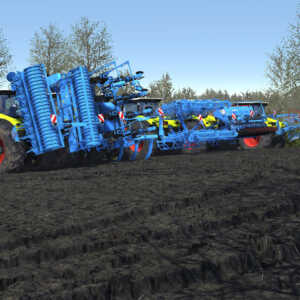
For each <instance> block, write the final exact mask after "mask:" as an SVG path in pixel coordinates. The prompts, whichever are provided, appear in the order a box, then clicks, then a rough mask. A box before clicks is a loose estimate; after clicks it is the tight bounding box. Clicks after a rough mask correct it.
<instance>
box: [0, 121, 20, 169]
mask: <svg viewBox="0 0 300 300" xmlns="http://www.w3.org/2000/svg"><path fill="white" fill-rule="evenodd" d="M12 128H13V126H12V125H11V124H10V123H9V122H7V121H5V120H0V149H1V150H0V173H8V172H12V171H19V170H20V169H21V168H22V167H23V165H24V160H25V150H24V147H23V145H22V144H21V143H16V142H15V141H14V139H13V137H12V135H11V131H12Z"/></svg>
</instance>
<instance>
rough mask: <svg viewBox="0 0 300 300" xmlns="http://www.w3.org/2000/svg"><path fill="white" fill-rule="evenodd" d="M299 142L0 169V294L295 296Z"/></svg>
mask: <svg viewBox="0 0 300 300" xmlns="http://www.w3.org/2000/svg"><path fill="white" fill-rule="evenodd" d="M299 167H300V148H296V147H295V148H284V149H265V150H255V151H212V152H208V153H206V152H199V153H193V154H177V155H165V156H155V157H152V158H151V159H150V160H148V161H136V162H121V163H105V162H103V163H100V164H98V165H96V166H92V165H90V166H89V165H82V166H78V167H76V168H65V169H58V170H46V171H30V170H27V171H26V172H22V173H14V174H6V175H1V177H0V191H1V195H0V215H1V218H0V299H5V300H6V299H7V300H13V299H22V300H31V299H57V300H58V299H72V300H85V299H99V300H100V299H101V300H113V299H116V300H117V299H118V300H127V299H128V300H129V299H135V300H138V299H139V300H142V299H143V300H158V299H159V300H165V299H168V300H169V299H172V300H188V299H201V300H206V299H299V298H300V218H299V214H300V168H299Z"/></svg>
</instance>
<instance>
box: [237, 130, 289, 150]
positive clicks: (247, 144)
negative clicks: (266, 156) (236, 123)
mask: <svg viewBox="0 0 300 300" xmlns="http://www.w3.org/2000/svg"><path fill="white" fill-rule="evenodd" d="M239 145H240V148H241V149H242V150H254V149H262V148H281V147H284V145H285V139H284V137H282V136H276V135H275V134H265V135H260V136H255V137H250V138H240V140H239Z"/></svg>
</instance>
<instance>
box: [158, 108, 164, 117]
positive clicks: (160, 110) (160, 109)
mask: <svg viewBox="0 0 300 300" xmlns="http://www.w3.org/2000/svg"><path fill="white" fill-rule="evenodd" d="M158 113H159V115H160V116H162V117H163V116H164V115H165V113H164V111H163V110H162V108H161V107H159V108H158Z"/></svg>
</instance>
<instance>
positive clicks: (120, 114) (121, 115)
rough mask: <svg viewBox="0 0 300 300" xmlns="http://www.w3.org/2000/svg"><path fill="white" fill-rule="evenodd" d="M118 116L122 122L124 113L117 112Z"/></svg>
mask: <svg viewBox="0 0 300 300" xmlns="http://www.w3.org/2000/svg"><path fill="white" fill-rule="evenodd" d="M118 115H119V118H120V119H121V120H124V113H123V112H122V111H119V112H118Z"/></svg>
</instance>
